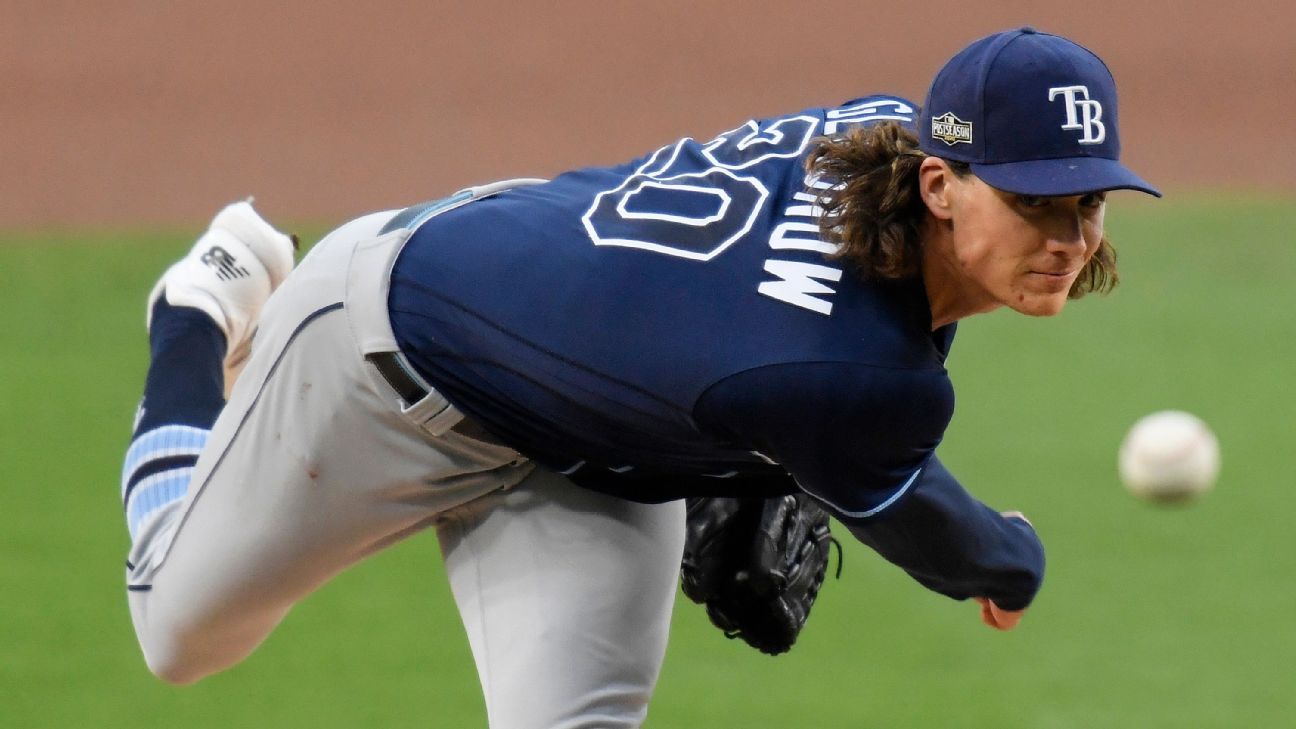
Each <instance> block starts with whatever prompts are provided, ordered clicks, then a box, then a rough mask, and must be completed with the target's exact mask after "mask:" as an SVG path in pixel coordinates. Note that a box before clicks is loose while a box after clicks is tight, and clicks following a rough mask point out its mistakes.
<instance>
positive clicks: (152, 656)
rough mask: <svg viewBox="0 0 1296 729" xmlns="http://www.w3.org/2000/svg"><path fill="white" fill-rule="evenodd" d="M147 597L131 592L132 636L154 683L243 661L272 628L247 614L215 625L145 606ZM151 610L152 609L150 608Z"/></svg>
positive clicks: (180, 680)
mask: <svg viewBox="0 0 1296 729" xmlns="http://www.w3.org/2000/svg"><path fill="white" fill-rule="evenodd" d="M149 597H150V595H149V593H132V594H131V613H132V617H133V618H134V621H135V635H136V638H137V639H138V640H139V645H140V650H141V651H142V652H143V654H144V663H145V664H146V665H147V666H148V669H149V671H151V672H152V673H153V675H154V676H157V677H158V678H159V679H161V680H163V681H165V682H167V683H170V684H176V685H186V684H191V683H194V682H196V681H198V680H199V679H202V678H205V677H207V676H210V675H212V674H214V673H218V672H220V671H223V670H225V669H226V668H230V667H231V666H233V665H235V664H237V663H238V662H239V661H242V660H243V659H244V658H246V657H247V656H248V655H249V654H250V653H251V652H252V651H253V649H255V648H256V646H257V645H258V644H260V642H261V641H262V640H263V639H264V638H265V636H266V635H267V634H268V633H269V631H270V628H272V627H273V622H274V621H271V622H270V625H269V627H267V626H266V625H265V623H266V622H267V621H265V620H264V619H260V620H257V619H254V618H252V617H251V616H248V617H246V618H244V619H241V620H238V621H237V622H230V621H229V620H224V621H221V623H222V624H219V625H217V624H215V623H213V622H212V621H211V620H205V619H203V618H202V617H201V616H198V615H196V614H194V613H193V612H191V611H185V610H183V609H176V610H165V609H163V610H159V609H156V608H159V607H164V606H162V605H149V604H148V602H149V600H148V598H149ZM150 608H153V609H150Z"/></svg>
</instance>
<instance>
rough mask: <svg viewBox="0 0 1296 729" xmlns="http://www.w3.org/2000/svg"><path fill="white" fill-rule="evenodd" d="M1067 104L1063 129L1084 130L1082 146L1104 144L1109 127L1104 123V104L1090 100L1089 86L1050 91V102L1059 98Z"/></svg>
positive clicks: (1062, 87) (1059, 87)
mask: <svg viewBox="0 0 1296 729" xmlns="http://www.w3.org/2000/svg"><path fill="white" fill-rule="evenodd" d="M1059 95H1060V96H1061V97H1062V100H1063V101H1064V102H1066V124H1063V125H1062V128H1063V129H1068V130H1070V129H1083V130H1084V136H1082V137H1080V143H1081V144H1102V142H1103V140H1104V139H1106V138H1107V127H1106V126H1105V125H1104V124H1103V123H1102V111H1103V110H1102V104H1100V103H1098V101H1097V100H1096V99H1090V98H1089V87H1088V86H1054V87H1053V88H1051V89H1049V97H1048V98H1049V101H1053V100H1054V99H1056V98H1057V97H1058V96H1059Z"/></svg>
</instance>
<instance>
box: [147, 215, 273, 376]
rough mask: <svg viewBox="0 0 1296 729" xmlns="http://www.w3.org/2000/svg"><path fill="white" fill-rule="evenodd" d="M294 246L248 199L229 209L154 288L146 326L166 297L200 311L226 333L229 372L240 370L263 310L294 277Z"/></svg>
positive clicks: (218, 216) (226, 360) (226, 361)
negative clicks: (273, 296)
mask: <svg viewBox="0 0 1296 729" xmlns="http://www.w3.org/2000/svg"><path fill="white" fill-rule="evenodd" d="M296 247H297V239H296V238H295V237H293V236H289V235H285V234H283V233H280V232H279V231H277V230H275V229H274V228H273V227H271V225H270V224H269V223H267V222H266V221H265V220H263V219H262V218H261V216H260V215H258V214H257V212H256V211H255V210H253V209H252V203H251V200H250V199H249V200H246V201H243V202H237V203H233V204H232V205H229V206H227V207H226V208H225V209H224V210H221V211H220V212H219V213H217V214H216V217H215V218H213V219H212V222H211V226H210V227H208V229H207V232H205V233H203V234H202V236H201V237H200V238H198V242H197V243H195V244H194V246H193V248H192V249H190V251H189V253H188V254H187V255H186V256H185V257H184V258H182V259H180V261H179V262H177V263H176V264H174V265H172V266H171V267H170V268H168V269H167V271H166V273H164V274H162V278H161V279H160V280H159V281H158V282H157V285H156V286H154V287H153V291H152V292H151V293H150V294H149V298H148V313H147V316H146V319H145V322H146V325H147V326H151V325H152V319H153V305H154V304H156V303H157V301H158V298H159V297H161V296H163V295H165V296H166V300H167V303H168V304H171V305H172V306H188V307H192V308H194V309H198V310H200V311H202V312H204V313H206V314H207V315H208V316H210V317H211V318H212V320H213V321H215V322H216V325H217V326H219V327H220V328H221V331H223V332H225V340H226V342H227V344H228V348H227V350H226V354H225V365H226V367H231V366H234V365H237V364H238V363H240V362H241V361H242V360H243V359H245V358H246V357H247V355H248V352H249V350H250V348H251V344H252V334H253V332H255V331H256V326H257V319H258V318H259V317H260V315H261V307H262V306H264V305H265V302H266V299H269V298H270V294H271V293H273V292H274V290H275V289H277V288H279V284H281V283H283V281H284V279H285V278H287V277H288V274H289V273H291V272H292V267H293V251H294V250H295V249H296Z"/></svg>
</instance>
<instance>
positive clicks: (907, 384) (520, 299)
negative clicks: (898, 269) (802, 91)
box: [389, 97, 1029, 605]
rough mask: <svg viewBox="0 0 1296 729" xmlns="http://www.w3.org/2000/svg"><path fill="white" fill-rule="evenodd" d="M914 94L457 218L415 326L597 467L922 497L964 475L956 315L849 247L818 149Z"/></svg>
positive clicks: (420, 352) (421, 356)
mask: <svg viewBox="0 0 1296 729" xmlns="http://www.w3.org/2000/svg"><path fill="white" fill-rule="evenodd" d="M914 112H915V107H914V106H913V105H912V104H911V103H909V102H907V101H905V100H903V99H898V98H894V97H868V98H865V99H860V100H856V101H853V102H849V103H847V104H844V105H842V106H840V107H835V108H814V109H808V110H806V111H803V112H800V113H798V114H793V115H789V116H784V117H778V118H773V119H765V120H760V121H751V122H748V123H746V124H744V125H742V126H740V127H738V128H737V129H734V130H732V131H729V132H726V133H724V134H721V135H719V136H718V137H716V138H715V139H713V140H711V141H708V142H698V141H695V140H692V139H684V140H681V141H679V142H676V143H674V144H671V145H668V146H666V147H663V148H661V149H659V150H657V151H656V152H653V153H652V154H650V155H647V156H645V157H643V158H640V159H637V160H634V161H632V162H630V163H628V164H625V165H620V166H616V167H595V168H586V169H581V170H576V171H573V172H569V173H566V174H563V175H560V176H558V177H557V178H555V179H553V180H551V181H549V182H547V183H545V184H541V185H535V186H528V187H520V188H515V189H511V190H508V191H505V192H503V193H500V194H498V195H495V196H492V197H488V198H484V199H481V200H478V201H475V202H473V203H471V204H468V205H465V206H463V207H460V208H457V209H454V210H450V211H448V212H446V213H444V214H441V215H438V216H436V217H433V218H431V219H430V220H428V221H427V222H425V223H423V224H422V225H421V226H420V227H418V228H417V230H416V231H415V233H414V234H413V236H412V237H411V239H410V241H409V242H408V244H407V245H406V247H405V250H404V251H403V252H402V253H401V255H400V257H399V259H398V260H397V263H396V266H395V269H394V271H393V274H392V287H391V297H390V301H389V304H390V310H391V314H392V325H393V329H394V331H395V333H396V336H397V340H398V342H399V343H400V346H401V348H402V350H403V351H404V352H405V353H406V355H407V356H408V357H409V359H410V360H411V362H412V363H413V364H414V366H415V367H416V368H417V369H419V371H420V372H421V373H422V374H423V375H424V376H425V377H426V378H427V380H428V381H429V382H431V383H432V384H433V385H434V386H435V387H436V388H437V389H438V390H439V391H441V392H442V393H443V394H444V395H445V396H446V397H447V399H449V400H450V401H451V402H453V403H454V404H455V405H456V406H457V407H458V408H459V409H460V410H462V411H463V412H465V413H466V414H468V415H469V416H471V417H472V418H473V419H474V420H475V421H477V422H478V423H480V424H481V425H482V426H484V427H485V428H486V429H487V430H489V431H491V432H492V433H493V434H494V435H496V436H497V437H498V438H500V439H501V440H502V441H504V442H506V443H508V444H509V445H511V446H513V447H514V448H517V449H518V450H519V451H521V452H522V453H524V454H526V455H528V456H530V457H532V458H534V459H535V460H536V461H538V462H539V463H541V464H543V465H545V466H547V467H550V468H552V469H554V470H557V471H560V472H562V473H565V474H567V475H569V476H570V477H571V478H572V479H573V480H574V481H576V482H577V483H579V484H582V485H585V486H587V487H590V488H595V489H598V490H602V491H605V492H608V493H613V494H616V495H620V496H623V497H626V498H632V499H635V500H640V501H663V500H667V499H673V498H678V497H680V496H683V495H689V494H697V495H720V494H744V493H746V494H768V493H779V492H787V491H790V490H792V489H794V488H797V487H798V486H799V487H800V488H802V489H804V490H805V491H807V492H809V493H810V494H812V495H814V496H816V497H818V498H819V499H820V500H821V501H822V502H823V503H825V504H826V505H827V506H828V507H829V508H830V509H831V510H832V511H833V513H834V514H835V515H837V516H838V517H839V518H841V519H843V520H847V521H848V522H849V523H863V521H864V520H867V519H868V518H870V517H872V516H874V515H876V514H879V513H881V512H883V511H884V510H887V509H890V508H893V507H894V508H895V509H896V510H897V511H899V510H900V505H899V502H901V501H914V500H915V499H913V498H909V499H904V498H903V497H905V495H906V494H910V493H916V492H917V491H920V490H921V489H920V488H918V486H919V485H920V484H921V483H922V481H923V478H921V477H922V475H923V474H924V472H926V473H928V474H930V478H931V479H932V480H940V479H942V478H943V479H946V480H948V481H950V482H951V483H952V478H951V477H948V474H946V473H945V472H944V470H943V469H942V468H940V467H939V464H936V463H934V458H933V453H934V451H935V448H936V446H937V444H938V443H939V442H940V440H941V437H942V434H943V433H944V431H945V428H946V426H947V425H948V423H949V420H950V417H951V415H952V413H953V407H954V395H953V389H952V387H951V385H950V382H949V378H948V376H947V374H946V371H945V368H944V360H945V356H946V354H947V352H948V350H949V346H950V343H951V341H952V338H953V334H954V327H953V325H950V326H947V327H944V328H942V329H939V330H937V331H935V332H933V331H932V329H931V324H932V322H931V317H930V309H929V304H928V301H927V297H926V293H925V291H924V290H923V288H922V284H921V282H920V281H918V280H916V279H914V280H906V281H890V282H888V281H877V280H872V281H867V280H864V279H863V278H861V277H859V276H858V275H856V274H854V273H853V272H852V271H851V270H850V269H849V266H848V264H847V263H845V262H843V261H838V260H835V259H833V258H832V257H831V254H832V253H833V252H834V246H833V245H831V244H829V243H826V242H825V241H824V240H823V239H822V238H821V236H820V234H819V226H818V213H819V209H818V208H817V207H816V204H815V203H816V201H817V199H818V191H819V190H820V189H822V188H821V187H820V185H822V184H823V183H820V182H817V181H814V180H809V179H807V176H806V171H805V168H804V161H805V157H806V155H807V153H808V152H809V150H810V147H811V144H812V141H813V140H814V139H815V138H817V137H822V136H825V135H827V136H835V135H841V134H844V133H845V132H846V131H848V130H849V129H850V128H851V127H852V126H856V125H860V124H872V123H876V122H877V121H879V120H883V119H895V120H899V121H901V122H902V123H905V124H910V123H911V120H912V116H913V114H914ZM947 486H949V484H947ZM952 487H954V488H957V484H952ZM931 490H933V491H935V490H937V487H936V486H933V487H931ZM959 493H962V492H961V490H959ZM966 501H967V503H962V502H960V503H959V504H957V505H955V508H958V509H963V510H968V509H970V510H973V511H976V510H981V511H987V512H988V510H986V509H985V507H983V506H981V505H980V504H979V503H977V502H975V501H973V500H971V499H970V497H969V498H967V499H966ZM908 508H910V509H911V510H912V509H913V508H914V505H910V507H908ZM991 516H993V520H991V519H990V517H991ZM977 518H980V519H985V520H987V524H989V523H990V521H994V522H1002V521H1004V520H1002V519H999V518H998V515H997V514H992V513H982V514H979V516H978V517H977ZM995 528H998V527H995ZM1027 531H1029V530H1027ZM972 536H973V538H977V537H976V535H972ZM861 538H862V539H866V541H867V539H869V538H870V537H868V536H867V535H864V536H861ZM874 546H879V545H877V544H875V545H874ZM879 551H882V552H883V553H884V555H887V556H888V557H889V558H892V559H893V561H897V562H899V563H901V564H902V566H905V567H906V569H910V571H911V574H915V577H917V578H918V579H919V580H920V581H924V577H923V576H922V575H921V574H916V573H915V569H917V568H918V565H916V564H915V565H906V564H905V562H906V561H910V560H912V559H919V558H914V557H912V556H903V555H900V554H899V553H896V554H887V552H888V547H887V546H886V545H880V546H879ZM923 560H926V561H928V562H930V558H929V557H926V556H924V557H921V558H920V559H919V561H923ZM911 567H912V568H911ZM932 580H934V582H932V581H931V580H928V581H927V582H926V583H929V586H930V587H933V589H939V590H941V591H944V592H947V593H948V594H954V595H956V596H960V597H965V596H968V595H965V594H962V592H960V591H959V590H957V589H953V588H951V587H950V585H949V583H948V582H947V581H946V580H945V578H944V577H938V578H932ZM969 594H986V593H985V592H984V591H981V592H975V593H969ZM1013 601H1014V600H1013V599H1009V603H1011V602H1013ZM1017 602H1020V601H1019V600H1017ZM1002 604H1003V603H1001V605H1002Z"/></svg>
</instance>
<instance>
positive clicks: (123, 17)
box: [0, 0, 1296, 229]
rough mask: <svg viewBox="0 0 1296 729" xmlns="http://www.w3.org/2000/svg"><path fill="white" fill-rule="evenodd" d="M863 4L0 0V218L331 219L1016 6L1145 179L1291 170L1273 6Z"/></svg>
mask: <svg viewBox="0 0 1296 729" xmlns="http://www.w3.org/2000/svg"><path fill="white" fill-rule="evenodd" d="M878 5H880V3H866V2H860V1H859V0H856V1H855V2H851V3H842V4H836V3H814V4H810V3H799V2H762V1H759V0H749V1H748V2H705V1H702V2H685V1H683V0H661V1H658V2H652V3H646V2H623V1H621V0H614V1H606V2H595V1H592V0H590V1H580V2H576V1H572V2H564V0H554V2H552V3H525V4H524V3H512V4H509V3H491V2H480V3H438V2H430V3H420V4H415V3H401V2H394V1H392V0H378V1H377V2H373V3H364V4H361V3H346V2H340V1H338V0H318V1H312V2H307V1H306V0H285V1H283V2H270V3H263V2H252V1H251V0H233V1H231V2H207V3H159V2H145V1H143V0H127V1H125V2H118V3H111V4H109V3H84V2H74V1H73V0H50V1H49V2H45V3H40V4H36V3H20V2H18V0H0V89H3V90H4V91H3V94H2V95H0V129H3V134H0V189H3V194H0V228H8V229H14V228H33V227H35V228H40V227H49V226H68V225H74V226H80V225H114V224H122V223H130V224H139V225H153V224H166V223H179V222H186V223H187V222H191V221H195V220H201V219H203V218H205V217H207V216H208V215H209V214H210V213H211V211H213V210H214V209H215V208H216V207H217V206H218V205H219V204H221V203H223V202H225V201H227V200H229V199H233V198H237V197H242V196H245V195H248V194H256V195H257V197H258V200H259V201H260V205H261V207H262V209H263V210H264V211H265V212H267V214H268V215H270V216H271V217H276V218H280V219H282V218H284V217H287V218H290V219H296V220H315V221H321V222H332V221H338V220H341V219H343V218H346V217H349V216H352V215H354V214H357V213H360V212H364V211H367V210H371V209H376V208H382V207H391V206H396V205H402V204H405V203H410V202H414V201H417V200H419V199H422V198H426V197H430V196H434V195H437V194H440V193H443V192H446V191H449V190H452V189H454V188H456V187H459V186H462V185H464V184H471V183H477V182H482V181H487V180H491V179H495V178H500V177H507V176H518V175H541V176H543V175H549V174H553V173H556V172H558V171H560V170H562V169H565V168H567V167H573V166H578V165H583V164H591V163H603V162H615V161H620V160H622V159H624V158H628V157H629V156H632V155H635V154H638V153H641V152H644V151H647V150H648V149H650V148H651V147H654V146H656V145H659V144H661V143H664V142H666V141H668V140H670V139H673V138H675V137H678V136H681V135H695V136H700V135H711V134H714V133H716V132H719V131H723V130H724V129H727V128H730V127H732V126H734V125H736V124H737V123H740V122H741V121H742V120H744V119H746V118H748V117H749V116H752V115H762V114H774V113H780V112H784V111H791V110H794V109H797V108H801V107H803V106H808V105H812V104H819V103H832V102H836V101H841V100H845V99H847V98H851V97H853V96H858V95H861V94H864V93H870V92H877V91H891V92H897V93H902V94H905V95H908V96H910V97H911V98H915V99H921V97H922V94H923V92H924V89H925V86H926V84H927V82H928V80H929V78H930V76H931V75H932V73H933V72H934V71H935V70H936V69H937V68H938V67H939V66H940V65H941V64H942V63H943V62H944V60H945V59H946V58H947V57H948V56H949V55H950V54H951V53H952V52H953V51H955V50H957V49H958V48H959V47H960V46H962V45H963V44H964V43H966V42H967V41H969V40H971V39H973V38H975V37H977V36H980V35H984V34H985V33H988V32H992V31H994V30H998V29H1001V28H1004V27H1011V26H1014V25H1021V24H1024V23H1030V24H1032V25H1035V26H1037V27H1039V28H1041V29H1043V30H1048V31H1053V32H1059V33H1062V34H1065V35H1068V36H1071V37H1072V38H1074V39H1076V40H1078V41H1080V42H1082V43H1084V44H1086V45H1088V46H1089V47H1091V48H1093V49H1094V50H1095V51H1097V52H1098V53H1099V54H1100V55H1102V56H1103V57H1104V58H1105V59H1106V60H1107V61H1108V63H1109V64H1110V65H1111V66H1112V68H1113V70H1114V71H1115V73H1116V76H1117V80H1118V81H1119V83H1120V85H1121V91H1122V109H1121V111H1122V132H1123V141H1124V143H1125V159H1126V160H1127V161H1128V162H1129V163H1130V164H1131V165H1132V166H1134V167H1135V168H1136V169H1138V170H1139V171H1140V172H1142V173H1143V174H1144V176H1145V177H1147V178H1148V179H1150V180H1152V181H1153V182H1156V183H1159V184H1162V185H1163V186H1164V187H1165V188H1167V189H1168V190H1169V191H1171V192H1173V191H1176V190H1185V189H1189V188H1197V187H1203V186H1205V187H1210V188H1234V189H1242V190H1248V191H1250V190H1265V191H1278V192H1279V193H1280V194H1284V195H1286V194H1290V193H1291V192H1293V191H1296V164H1293V161H1294V160H1296V134H1294V133H1293V124H1292V119H1293V118H1296V115H1294V114H1293V104H1296V100H1294V97H1296V93H1294V92H1296V80H1294V78H1293V72H1294V71H1296V36H1293V34H1292V33H1291V31H1290V29H1291V28H1292V27H1293V17H1292V16H1293V15H1296V5H1293V4H1291V3H1288V2H1277V1H1273V2H1270V1H1267V0H1266V1H1263V2H1248V3H1230V4H1220V3H1205V2H1196V1H1194V0H1190V1H1189V2H1171V1H1170V0H1153V1H1151V2H1143V3H1129V2H1113V1H1110V0H1092V1H1091V2H1085V3H1067V4H1052V5H1050V7H1049V8H1048V9H1038V8H1037V6H1039V5H1042V4H1041V3H1037V2H1031V1H1025V0H1023V1H1020V2H1018V1H1010V0H1001V1H998V2H976V1H975V0H965V1H964V2H957V3H954V2H935V1H933V2H925V3H923V2H910V3H896V4H894V5H893V6H891V7H889V8H884V9H881V10H879V9H878V8H877V7H876V6H878ZM110 6H111V7H112V9H111V10H109V9H108V8H109V7H110ZM362 6H363V8H362ZM870 6H875V7H870ZM1229 6H1232V7H1229Z"/></svg>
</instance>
